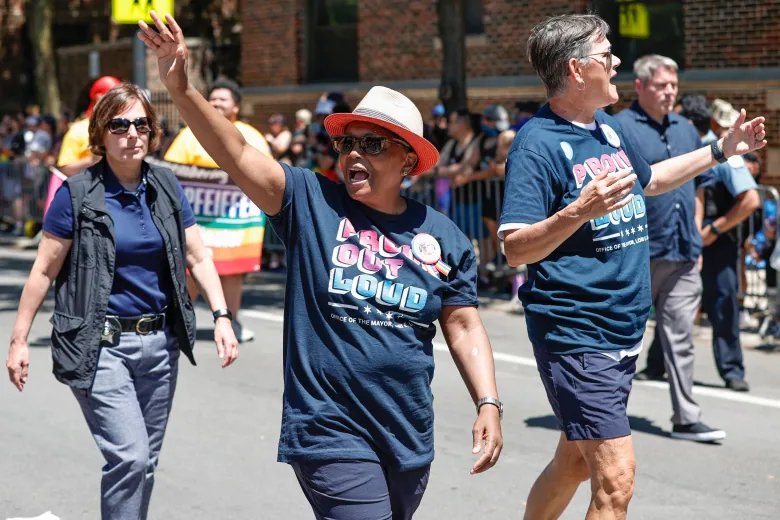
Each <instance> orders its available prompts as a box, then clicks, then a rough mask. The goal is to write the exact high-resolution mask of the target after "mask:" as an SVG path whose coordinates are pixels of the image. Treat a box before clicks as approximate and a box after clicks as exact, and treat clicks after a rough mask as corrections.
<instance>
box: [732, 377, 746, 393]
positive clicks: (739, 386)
mask: <svg viewBox="0 0 780 520" xmlns="http://www.w3.org/2000/svg"><path fill="white" fill-rule="evenodd" d="M726 388H728V389H729V390H734V391H735V392H750V385H749V384H748V383H747V381H745V380H744V379H728V380H726Z"/></svg>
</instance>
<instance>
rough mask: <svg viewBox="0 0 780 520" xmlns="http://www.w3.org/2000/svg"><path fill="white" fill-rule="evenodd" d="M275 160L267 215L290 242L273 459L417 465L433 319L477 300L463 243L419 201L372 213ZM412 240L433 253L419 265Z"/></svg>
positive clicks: (425, 418) (470, 257)
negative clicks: (281, 181)
mask: <svg viewBox="0 0 780 520" xmlns="http://www.w3.org/2000/svg"><path fill="white" fill-rule="evenodd" d="M282 166H283V168H284V170H285V176H286V187H285V192H284V200H283V205H282V209H281V211H280V212H279V213H278V214H277V215H275V216H273V217H270V222H271V224H272V225H273V227H274V229H275V231H276V233H277V234H278V235H279V236H280V237H281V239H282V241H283V242H284V244H285V246H286V248H287V288H286V297H285V310H284V316H285V323H284V381H285V389H284V403H283V412H282V426H281V435H280V439H279V461H280V462H295V461H302V460H340V459H347V460H369V461H376V462H382V463H386V464H390V465H393V466H395V467H398V468H399V469H401V470H406V469H413V468H419V467H422V466H425V465H426V464H429V463H430V462H431V460H432V459H433V396H432V393H431V387H430V385H431V380H432V378H433V366H434V363H433V345H432V340H433V337H434V335H435V334H436V326H435V325H434V322H435V321H436V320H437V319H438V318H439V316H440V315H441V311H442V307H443V306H445V305H453V306H455V305H458V306H463V305H465V306H477V305H478V299H477V294H476V276H477V271H476V269H477V262H476V258H475V255H474V250H473V248H472V246H471V243H470V242H469V241H468V239H467V238H466V237H465V236H464V235H463V233H462V232H461V231H460V230H459V229H458V228H457V227H456V226H455V224H454V223H453V222H452V221H451V220H449V219H448V218H446V217H445V216H443V215H442V214H440V213H439V212H437V211H435V210H433V209H432V208H430V207H428V206H424V205H422V204H419V203H417V202H415V201H412V200H408V199H407V209H406V211H405V212H404V213H403V214H401V215H389V214H385V213H380V212H378V211H375V210H372V209H371V208H369V207H367V206H365V205H363V204H361V203H360V202H357V201H355V200H353V199H352V198H350V197H349V195H348V194H347V191H346V189H345V187H344V185H342V184H336V183H334V182H332V181H330V180H328V179H326V178H325V177H323V176H321V175H315V174H314V173H312V172H311V171H309V170H306V169H302V168H292V167H289V166H286V165H282ZM399 181H400V179H399ZM413 241H414V244H415V247H416V246H424V247H423V249H426V250H427V251H428V252H430V251H435V250H436V244H438V246H439V248H440V250H441V254H440V255H438V256H437V255H433V256H432V257H425V256H424V258H423V259H424V260H425V261H426V263H421V262H420V261H418V259H417V258H418V257H417V255H416V254H415V253H414V252H413V249H412V246H413ZM434 257H436V258H440V260H441V261H440V262H439V263H438V264H430V263H427V262H430V261H432V260H435V259H436V258H434Z"/></svg>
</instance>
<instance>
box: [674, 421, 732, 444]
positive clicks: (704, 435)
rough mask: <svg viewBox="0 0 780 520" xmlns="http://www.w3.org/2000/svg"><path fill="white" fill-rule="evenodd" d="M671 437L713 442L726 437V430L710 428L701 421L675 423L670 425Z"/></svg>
mask: <svg viewBox="0 0 780 520" xmlns="http://www.w3.org/2000/svg"><path fill="white" fill-rule="evenodd" d="M672 438H673V439H682V440H686V441H696V442H715V441H722V440H723V439H725V438H726V432H724V431H723V430H719V429H717V428H710V427H709V426H707V425H706V424H704V423H703V422H697V423H693V424H675V425H674V426H673V427H672Z"/></svg>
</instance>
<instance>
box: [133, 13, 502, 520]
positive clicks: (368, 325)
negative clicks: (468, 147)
mask: <svg viewBox="0 0 780 520" xmlns="http://www.w3.org/2000/svg"><path fill="white" fill-rule="evenodd" d="M152 18H153V19H154V21H155V25H156V29H157V31H155V30H153V29H151V28H149V27H148V26H147V25H146V24H145V23H144V22H139V25H140V26H141V28H142V32H141V33H139V34H140V38H141V39H142V40H143V41H144V42H145V43H146V45H147V46H148V47H149V48H151V49H152V50H153V51H154V52H155V53H156V55H157V59H158V66H159V69H160V78H161V79H162V81H163V83H164V84H165V86H166V88H167V89H168V90H169V92H170V93H171V98H172V100H173V101H174V103H175V104H176V106H177V108H178V109H179V112H180V114H181V115H182V117H183V118H184V119H185V120H186V122H187V123H188V124H189V125H190V128H192V130H193V131H194V132H195V134H196V135H197V136H198V139H199V140H200V142H201V143H202V144H203V145H204V147H205V148H206V149H207V150H208V152H209V153H210V154H211V155H212V157H214V158H215V159H216V160H217V162H218V163H219V165H220V167H221V168H223V169H224V170H225V171H226V172H228V174H229V175H230V176H231V178H232V179H233V180H234V181H235V182H236V184H237V185H238V186H239V187H241V188H242V189H243V190H244V192H245V193H246V194H247V195H248V196H249V197H250V198H251V199H252V200H253V201H254V202H255V203H256V204H257V205H258V206H259V207H260V208H261V209H262V210H263V211H264V212H265V213H266V214H268V215H270V220H271V223H272V225H273V226H274V229H275V230H276V233H277V234H278V235H279V236H280V237H281V239H282V241H283V242H284V243H285V246H286V248H287V285H286V297H285V313H284V315H285V323H284V340H283V341H284V381H285V388H284V398H283V407H282V410H283V411H282V428H281V430H282V431H281V435H280V440H279V452H278V459H279V461H281V462H287V463H289V464H291V465H292V467H293V469H294V471H295V475H296V477H297V478H298V481H299V483H300V485H301V488H302V490H303V492H304V494H305V495H306V498H307V499H308V500H309V502H310V504H311V506H312V509H313V510H314V514H315V517H316V518H330V519H340V520H346V519H354V518H394V519H409V518H412V515H413V514H414V511H415V510H416V509H417V507H418V506H419V504H420V501H421V499H422V495H423V493H424V491H425V488H426V485H427V482H428V474H429V470H430V464H431V461H432V460H433V399H432V394H431V386H430V382H431V378H432V377H433V368H434V363H433V345H432V341H433V337H434V335H435V334H436V326H435V322H436V321H438V322H439V324H440V326H441V329H442V331H443V333H444V338H445V340H446V341H447V343H448V345H449V348H450V352H451V353H452V356H453V358H454V359H455V364H456V366H457V367H458V369H459V370H460V373H461V376H462V377H463V379H464V381H465V383H466V386H467V387H468V390H469V392H470V394H471V397H472V399H473V400H474V402H475V404H476V407H477V419H476V421H475V422H474V424H473V426H472V432H473V444H472V446H471V451H472V453H473V454H475V455H477V454H479V455H478V460H476V462H475V463H474V465H473V466H472V468H471V472H472V473H479V472H482V471H485V470H487V469H488V468H490V467H492V466H493V465H494V464H495V462H496V461H497V459H498V456H499V454H500V452H501V447H502V444H503V441H502V434H501V425H500V414H501V410H502V404H501V402H500V401H499V399H498V391H497V388H496V382H495V373H494V366H493V354H492V351H491V347H490V342H489V340H488V337H487V334H486V332H485V328H484V326H483V324H482V321H481V319H480V317H479V314H478V312H477V304H478V299H477V294H476V283H475V282H476V259H475V257H474V250H473V248H472V246H471V243H470V242H469V241H468V239H467V238H466V237H465V236H464V235H463V233H461V232H460V231H459V230H458V229H457V227H455V225H454V224H453V223H452V221H450V220H449V219H447V218H446V217H445V216H443V215H441V214H440V213H438V212H437V211H435V210H434V209H432V208H430V207H428V206H425V205H422V204H420V203H418V202H415V201H413V200H409V199H406V198H405V197H403V196H402V195H401V181H402V180H403V178H404V177H405V176H413V175H417V174H419V173H421V172H424V171H426V170H428V169H430V168H431V167H432V166H433V165H434V164H436V162H437V160H438V157H439V154H438V152H437V151H436V148H434V146H433V145H432V144H431V143H430V142H429V141H427V140H426V139H425V138H423V136H422V129H423V121H422V117H421V115H420V112H419V110H418V109H417V107H416V106H415V105H414V103H412V101H411V100H409V99H408V98H407V97H406V96H404V95H403V94H400V93H399V92H396V91H393V90H390V89H388V88H385V87H373V88H372V89H371V90H370V91H369V92H368V93H367V94H366V96H365V97H364V98H363V99H362V100H361V102H360V104H359V105H358V106H357V108H355V110H354V111H352V112H351V113H349V112H347V113H335V114H331V115H330V116H328V117H327V118H326V119H325V121H324V125H325V129H326V130H327V132H328V134H329V135H330V137H331V139H332V141H333V145H334V148H335V149H336V151H337V152H338V163H339V166H340V169H341V171H342V172H344V183H343V184H337V183H334V182H332V181H330V180H328V179H327V178H325V177H323V176H320V175H315V174H313V173H312V172H311V171H309V170H306V169H303V168H293V167H291V166H288V165H284V164H279V163H277V162H275V161H273V160H271V159H270V158H268V157H265V156H263V155H262V154H260V153H258V152H257V150H255V149H253V148H252V147H251V146H249V145H248V144H247V143H246V142H245V141H244V139H243V137H242V136H241V134H240V133H238V132H236V131H235V129H234V128H233V126H232V125H230V124H227V123H226V122H225V120H224V118H220V117H217V116H215V115H214V111H213V110H212V109H211V108H210V107H209V105H208V103H206V102H205V100H204V99H203V98H202V97H201V96H200V94H199V93H198V92H197V91H196V90H195V89H194V88H193V87H192V86H191V85H189V83H188V79H187V72H186V71H187V65H186V56H187V49H186V45H185V43H184V36H183V35H182V33H181V29H180V28H179V26H178V25H177V24H176V22H175V21H174V20H173V18H172V17H170V16H167V17H166V21H167V25H165V24H163V22H162V21H161V20H160V19H159V18H158V17H157V15H156V14H155V13H154V12H152ZM158 31H159V33H158Z"/></svg>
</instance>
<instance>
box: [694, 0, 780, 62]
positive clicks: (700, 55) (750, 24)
mask: <svg viewBox="0 0 780 520" xmlns="http://www.w3.org/2000/svg"><path fill="white" fill-rule="evenodd" d="M683 12H684V16H685V50H686V56H685V64H686V67H688V68H707V69H709V68H723V67H777V66H779V65H780V52H778V49H780V2H778V1H777V0H769V1H768V0H696V1H688V2H683Z"/></svg>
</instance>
